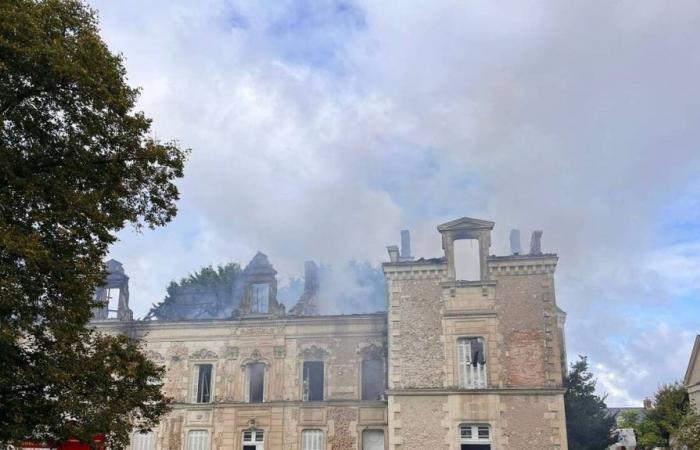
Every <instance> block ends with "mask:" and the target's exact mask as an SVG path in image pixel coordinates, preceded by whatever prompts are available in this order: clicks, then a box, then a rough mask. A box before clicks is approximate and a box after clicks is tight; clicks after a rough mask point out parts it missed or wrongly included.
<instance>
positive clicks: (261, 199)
mask: <svg viewBox="0 0 700 450" xmlns="http://www.w3.org/2000/svg"><path fill="white" fill-rule="evenodd" d="M90 3H91V5H92V6H94V7H95V8H96V9H97V10H98V11H99V13H100V18H101V27H102V31H103V35H104V37H105V39H106V40H107V42H108V44H109V45H110V47H111V48H112V49H113V50H114V51H118V52H121V53H123V54H124V57H125V60H126V62H125V64H126V68H127V71H128V74H129V79H130V82H131V83H133V84H134V85H137V86H141V87H142V88H143V93H142V96H141V99H140V103H139V106H140V108H142V109H143V110H144V111H145V112H146V113H147V114H148V115H149V116H150V117H152V118H153V119H154V132H155V133H156V135H157V136H158V137H159V138H161V139H178V140H179V141H180V143H181V144H182V145H183V146H186V147H191V148H192V149H193V152H192V155H191V158H190V161H189V163H188V166H187V169H186V177H185V178H184V179H183V180H182V181H181V182H180V188H181V191H182V200H181V202H180V213H179V215H178V217H177V218H176V219H175V220H174V221H173V222H172V223H171V224H170V225H169V226H168V227H166V228H163V229H159V230H156V231H146V232H144V233H143V234H135V233H133V232H132V231H131V230H125V231H124V232H123V233H122V234H121V241H120V242H119V243H118V244H116V245H115V246H114V248H113V249H112V256H113V257H115V258H117V259H119V260H121V261H122V262H124V264H125V267H126V270H127V271H128V273H129V274H130V275H131V283H132V286H131V292H132V305H133V308H134V310H135V312H136V313H137V314H143V313H145V312H146V311H147V310H148V308H149V306H150V304H151V303H154V302H157V301H159V300H160V299H161V298H162V297H163V295H164V289H165V286H166V285H167V283H168V282H169V281H170V280H171V279H174V278H180V277H182V276H183V275H185V274H186V273H188V272H190V271H193V270H196V269H197V268H199V267H201V266H202V265H206V264H212V263H214V264H216V263H220V262H226V261H230V260H237V261H242V262H246V261H247V260H249V259H250V258H251V257H252V256H253V254H254V253H255V251H256V250H258V249H260V250H263V251H265V252H266V253H268V254H269V255H270V257H271V260H272V261H273V263H274V264H275V266H276V267H277V268H278V270H279V271H280V274H281V276H282V277H287V276H294V275H299V274H300V273H301V272H302V268H303V261H304V260H305V259H309V258H313V259H316V260H318V261H323V262H325V263H331V264H333V263H336V264H340V263H342V262H344V261H347V260H349V259H352V258H355V259H357V260H368V261H371V262H373V263H379V262H380V261H382V260H384V259H385V246H386V245H388V244H393V243H396V242H397V241H398V231H399V230H400V229H402V228H406V227H409V228H411V230H412V233H413V236H414V242H413V247H414V253H416V254H418V255H421V256H437V255H439V253H440V241H439V236H438V234H437V232H436V230H435V226H436V225H437V224H439V223H442V222H444V221H447V220H450V219H453V218H456V217H460V216H465V215H466V216H472V217H478V218H484V219H490V220H494V221H495V222H496V224H497V225H496V229H495V230H494V246H493V247H492V250H493V252H494V253H498V254H503V253H505V252H506V250H507V242H508V233H509V230H510V229H511V228H519V229H521V230H522V234H523V236H528V235H529V234H530V232H531V231H532V230H533V229H543V230H544V237H543V247H544V249H545V250H546V251H554V252H557V253H558V254H559V255H560V264H559V269H558V272H557V278H556V283H557V301H558V303H559V304H560V305H561V306H562V307H563V308H564V309H565V310H566V311H567V312H568V324H567V344H568V351H569V356H570V358H574V357H575V356H576V355H578V354H584V355H588V356H589V359H590V361H591V362H592V364H593V367H594V370H595V372H596V374H597V375H598V377H599V390H600V391H601V393H602V392H605V393H608V394H609V401H608V403H609V404H611V405H615V406H623V405H632V404H638V403H639V402H640V401H641V399H642V398H643V397H644V396H647V395H650V394H652V393H653V392H654V391H655V390H656V388H657V386H658V385H659V384H660V383H662V382H669V381H672V380H677V379H680V378H681V377H682V376H683V372H684V370H685V365H686V364H687V360H688V357H689V353H690V348H691V345H692V341H693V338H694V336H695V334H697V333H698V332H700V320H699V319H698V318H699V317H700V306H698V305H699V304H698V300H699V299H700V257H699V256H698V254H699V251H700V233H699V232H700V182H699V181H698V173H699V172H698V170H699V169H700V148H699V144H700V128H698V126H697V124H698V123H700V101H699V100H700V92H699V91H700V84H699V83H698V82H697V80H698V79H700V53H698V52H697V51H696V49H695V48H694V47H695V44H696V43H697V42H699V41H700V28H698V27H697V23H699V22H698V21H699V19H700V5H698V4H697V3H696V2H693V1H682V0H679V1H676V2H672V3H668V2H665V1H653V0H647V1H644V2H639V1H617V2H613V3H611V2H603V1H573V2H565V3H562V2H542V1H518V2H490V1H459V0H458V1H455V0H436V1H433V2H429V3H425V2H410V1H406V2H368V1H342V2H341V1H314V2H311V1H291V0H290V1H276V2H254V1H229V0H204V1H201V2H187V1H184V0H182V1H180V0H168V1H165V0H154V1H149V2H141V1H136V0H125V1H120V2H113V1H107V0H94V1H91V2H90ZM524 245H527V243H524Z"/></svg>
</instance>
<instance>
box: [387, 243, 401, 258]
mask: <svg viewBox="0 0 700 450" xmlns="http://www.w3.org/2000/svg"><path fill="white" fill-rule="evenodd" d="M386 249H387V251H388V252H389V261H391V262H399V247H398V245H390V246H388V247H387V248H386Z"/></svg>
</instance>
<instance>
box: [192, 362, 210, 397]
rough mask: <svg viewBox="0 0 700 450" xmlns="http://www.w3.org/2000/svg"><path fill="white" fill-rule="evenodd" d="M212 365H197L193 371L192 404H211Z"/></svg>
mask: <svg viewBox="0 0 700 450" xmlns="http://www.w3.org/2000/svg"><path fill="white" fill-rule="evenodd" d="M213 368H214V366H213V365H212V364H195V365H194V367H193V370H192V390H191V396H192V403H209V402H211V400H212V380H213V379H214V378H213V377H212V372H213Z"/></svg>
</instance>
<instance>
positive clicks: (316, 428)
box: [298, 425, 328, 450]
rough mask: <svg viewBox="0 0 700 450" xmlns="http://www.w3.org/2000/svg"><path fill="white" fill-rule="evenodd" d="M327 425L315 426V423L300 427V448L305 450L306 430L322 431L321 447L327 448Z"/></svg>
mask: <svg viewBox="0 0 700 450" xmlns="http://www.w3.org/2000/svg"><path fill="white" fill-rule="evenodd" d="M326 428H327V427H321V426H313V425H305V426H303V427H299V432H298V436H299V450H305V449H304V432H305V431H320V432H321V449H325V448H326V439H327V434H328V433H327V429H326Z"/></svg>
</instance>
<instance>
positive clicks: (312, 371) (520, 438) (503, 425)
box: [93, 217, 567, 450]
mask: <svg viewBox="0 0 700 450" xmlns="http://www.w3.org/2000/svg"><path fill="white" fill-rule="evenodd" d="M493 227H494V223H493V222H489V221H485V220H478V219H471V218H466V217H465V218H461V219H457V220H454V221H451V222H448V223H445V224H442V225H440V226H439V227H438V231H439V232H440V233H441V235H442V248H443V250H444V256H443V257H440V258H434V259H423V258H420V259H415V258H413V257H412V256H411V255H410V250H408V248H409V246H410V242H409V241H408V235H407V233H405V234H403V235H402V249H401V250H402V251H399V249H398V247H396V246H390V247H389V248H388V250H389V258H390V260H389V261H388V262H386V263H384V264H383V272H384V276H385V279H386V286H387V293H386V312H378V313H368V314H350V315H333V316H329V315H319V314H318V311H319V308H318V303H319V302H320V301H322V299H320V298H319V295H318V280H317V278H316V266H315V264H313V263H307V264H306V271H305V272H306V279H305V286H304V293H303V295H301V298H300V299H299V302H298V303H297V305H296V306H294V307H293V308H291V309H290V311H289V312H287V311H285V308H284V306H283V305H282V304H281V302H279V301H278V299H277V280H276V272H275V270H274V268H273V266H272V264H270V262H269V260H268V258H267V257H266V256H265V255H264V254H262V253H258V254H257V255H256V256H255V257H254V258H253V260H252V261H251V262H250V264H249V265H248V266H247V267H246V268H245V269H244V270H243V272H242V276H241V278H240V280H241V281H240V282H238V283H236V285H235V286H232V287H231V289H233V291H235V292H233V294H232V298H234V299H235V302H234V303H230V302H229V303H227V301H226V300H224V301H222V300H221V299H220V298H219V297H217V296H216V295H213V294H211V295H213V296H211V295H210V298H209V301H207V302H204V303H203V304H200V303H197V302H198V300H197V299H198V298H201V296H199V297H198V296H197V295H190V296H184V297H182V298H183V300H182V304H181V305H179V306H178V305H175V304H170V305H168V307H167V308H165V309H163V308H161V310H159V311H160V312H159V313H158V314H160V317H156V318H157V319H159V320H140V321H133V320H131V317H132V315H131V312H130V311H129V309H128V308H129V306H128V291H127V294H126V295H124V293H123V292H121V290H120V292H119V294H118V296H119V299H120V300H119V307H118V310H117V311H116V313H117V314H116V317H115V318H110V317H109V313H110V311H109V310H108V308H107V307H105V308H102V309H98V310H96V314H95V320H94V322H93V323H94V325H95V326H96V327H97V328H98V329H101V330H103V331H107V332H113V333H118V332H123V333H129V334H131V335H132V336H135V337H139V338H143V339H144V344H145V348H146V351H147V355H148V357H149V358H151V359H152V360H154V361H156V362H158V363H160V364H163V365H165V367H166V368H167V375H166V380H165V389H166V393H167V394H168V395H169V396H171V397H173V398H174V409H173V411H172V412H171V413H170V414H169V415H168V416H167V417H165V418H164V419H163V420H162V422H161V424H160V425H159V426H158V428H157V429H155V430H154V431H153V432H151V433H148V434H135V435H134V437H133V439H132V443H131V448H132V449H133V450H156V449H158V450H160V449H173V450H175V449H186V450H218V449H233V450H268V449H269V450H355V449H356V450H385V449H391V450H428V449H446V450H447V449H460V450H485V449H491V450H501V449H511V450H540V449H541V450H551V449H566V448H567V444H566V428H565V418H564V401H563V393H564V390H563V389H562V375H563V371H564V367H565V361H564V360H565V354H564V350H563V349H564V344H563V340H564V334H563V322H564V313H563V312H562V311H561V310H560V309H559V308H558V307H557V305H556V300H555V292H554V271H555V268H556V265H557V256H556V255H555V254H545V253H542V252H541V250H540V244H539V238H540V236H541V232H540V233H539V234H537V233H536V234H535V235H533V243H532V244H531V251H530V253H529V254H519V243H518V245H517V252H516V253H514V254H511V255H508V256H490V253H489V250H490V246H491V232H492V230H493ZM512 236H513V234H512V235H511V239H512ZM463 239H470V240H474V241H476V243H477V244H478V249H479V257H478V263H479V270H478V274H479V275H478V276H476V277H475V278H478V279H474V280H459V279H457V278H458V276H457V271H456V269H455V241H458V240H463ZM518 240H519V235H518ZM111 264H112V267H113V268H116V269H118V270H119V273H117V274H115V275H114V276H112V277H111V278H110V279H109V280H108V281H109V283H108V286H107V287H110V286H111V287H112V288H117V289H126V283H127V282H128V277H126V275H125V274H124V272H123V269H122V268H121V265H118V263H117V264H115V263H111ZM110 283H111V284H110ZM99 295H101V296H104V295H105V293H104V290H101V291H99ZM168 308H169V309H168ZM178 308H180V309H178ZM212 308H213V309H212ZM166 309H167V311H169V312H167V311H165V310H166ZM178 311H179V312H178ZM220 311H225V312H226V318H218V317H219V316H220V314H218V312H220ZM166 312H167V314H166ZM178 314H179V315H178Z"/></svg>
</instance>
